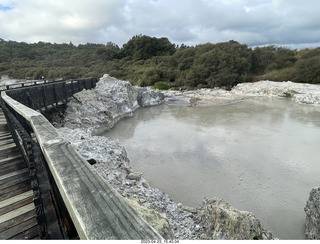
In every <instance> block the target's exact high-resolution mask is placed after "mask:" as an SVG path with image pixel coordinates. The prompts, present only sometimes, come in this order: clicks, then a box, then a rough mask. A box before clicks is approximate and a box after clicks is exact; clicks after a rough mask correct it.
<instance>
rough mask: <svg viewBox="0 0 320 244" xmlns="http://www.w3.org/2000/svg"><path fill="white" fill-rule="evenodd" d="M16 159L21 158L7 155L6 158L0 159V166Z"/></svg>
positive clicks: (19, 155)
mask: <svg viewBox="0 0 320 244" xmlns="http://www.w3.org/2000/svg"><path fill="white" fill-rule="evenodd" d="M17 158H22V156H21V154H16V155H8V156H7V157H5V158H1V159H0V164H2V163H5V162H8V161H12V160H14V159H17Z"/></svg>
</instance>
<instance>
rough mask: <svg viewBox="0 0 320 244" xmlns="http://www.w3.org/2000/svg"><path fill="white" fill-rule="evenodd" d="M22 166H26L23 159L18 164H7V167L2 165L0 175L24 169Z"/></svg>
mask: <svg viewBox="0 0 320 244" xmlns="http://www.w3.org/2000/svg"><path fill="white" fill-rule="evenodd" d="M24 168H26V164H25V162H23V161H22V162H20V163H18V164H14V165H9V166H8V167H4V166H2V168H1V170H0V175H7V174H9V173H11V172H15V171H20V170H21V169H24Z"/></svg>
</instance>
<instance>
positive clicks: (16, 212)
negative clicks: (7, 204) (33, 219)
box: [0, 203, 35, 223]
mask: <svg viewBox="0 0 320 244" xmlns="http://www.w3.org/2000/svg"><path fill="white" fill-rule="evenodd" d="M34 208H35V207H34V203H30V204H28V205H26V206H23V207H22V208H18V209H15V210H13V211H11V212H9V213H6V214H3V215H1V216H0V223H3V222H5V221H8V220H9V219H13V218H15V217H18V216H20V215H23V214H25V213H27V212H29V211H31V210H33V209H34Z"/></svg>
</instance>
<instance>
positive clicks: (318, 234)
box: [304, 187, 320, 240]
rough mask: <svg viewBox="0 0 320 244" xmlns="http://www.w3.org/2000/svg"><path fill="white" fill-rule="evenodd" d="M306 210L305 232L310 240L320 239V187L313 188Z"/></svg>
mask: <svg viewBox="0 0 320 244" xmlns="http://www.w3.org/2000/svg"><path fill="white" fill-rule="evenodd" d="M304 211H305V212H306V215H307V217H306V223H305V233H306V237H307V239H309V240H319V239H320V187H315V188H313V189H312V190H311V192H310V196H309V200H308V201H307V205H306V207H305V208H304Z"/></svg>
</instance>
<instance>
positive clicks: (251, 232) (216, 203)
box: [196, 198, 272, 240]
mask: <svg viewBox="0 0 320 244" xmlns="http://www.w3.org/2000/svg"><path fill="white" fill-rule="evenodd" d="M196 222H198V225H199V226H201V227H202V229H204V232H203V231H201V232H197V233H199V234H198V235H199V236H198V239H201V238H202V237H203V233H204V234H206V236H207V237H208V239H213V240H271V239H272V234H271V232H270V231H268V230H267V229H265V228H264V227H263V226H262V224H261V222H260V220H259V219H258V218H257V217H255V216H254V214H253V213H250V212H247V211H240V210H237V209H235V208H233V207H232V206H230V205H229V204H228V203H226V202H224V201H223V200H222V199H220V198H213V199H210V200H208V201H206V202H204V204H203V205H202V206H201V207H200V209H199V210H198V213H197V216H196Z"/></svg>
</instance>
